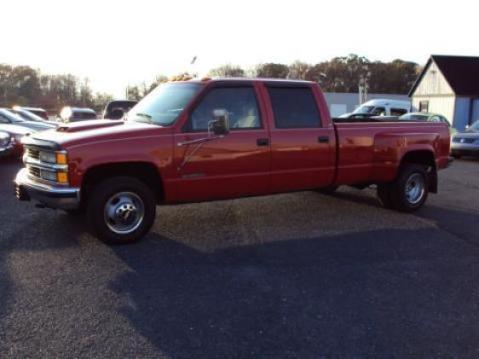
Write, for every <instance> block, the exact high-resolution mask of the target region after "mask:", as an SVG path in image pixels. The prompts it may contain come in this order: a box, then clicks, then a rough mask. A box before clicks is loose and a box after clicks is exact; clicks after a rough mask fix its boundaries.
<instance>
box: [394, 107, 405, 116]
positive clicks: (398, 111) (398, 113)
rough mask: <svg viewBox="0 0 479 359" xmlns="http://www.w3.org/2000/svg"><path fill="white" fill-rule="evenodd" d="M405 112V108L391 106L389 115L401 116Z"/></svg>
mask: <svg viewBox="0 0 479 359" xmlns="http://www.w3.org/2000/svg"><path fill="white" fill-rule="evenodd" d="M405 113H407V110H405V109H403V108H391V116H402V115H404V114H405Z"/></svg>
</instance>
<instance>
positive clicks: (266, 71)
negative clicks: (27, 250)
mask: <svg viewBox="0 0 479 359" xmlns="http://www.w3.org/2000/svg"><path fill="white" fill-rule="evenodd" d="M288 73H289V68H288V66H286V65H283V64H276V63H272V62H270V63H266V64H260V65H258V66H257V67H256V76H257V77H266V78H278V79H285V78H286V77H287V76H288Z"/></svg>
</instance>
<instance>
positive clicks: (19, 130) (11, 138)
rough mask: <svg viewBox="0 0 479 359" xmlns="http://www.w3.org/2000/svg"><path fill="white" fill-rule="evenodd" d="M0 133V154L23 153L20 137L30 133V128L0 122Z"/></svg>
mask: <svg viewBox="0 0 479 359" xmlns="http://www.w3.org/2000/svg"><path fill="white" fill-rule="evenodd" d="M0 133H1V134H2V135H1V137H2V141H1V142H2V145H0V156H1V157H5V156H12V157H20V156H21V155H22V154H23V145H22V138H23V136H26V135H29V134H30V133H32V130H31V129H29V128H27V127H22V126H17V125H12V124H1V123H0Z"/></svg>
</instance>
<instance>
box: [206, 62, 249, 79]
mask: <svg viewBox="0 0 479 359" xmlns="http://www.w3.org/2000/svg"><path fill="white" fill-rule="evenodd" d="M208 76H210V77H244V76H245V72H244V70H243V69H242V68H241V67H240V66H236V65H230V64H227V65H221V66H218V67H216V68H214V69H211V70H210V71H209V72H208Z"/></svg>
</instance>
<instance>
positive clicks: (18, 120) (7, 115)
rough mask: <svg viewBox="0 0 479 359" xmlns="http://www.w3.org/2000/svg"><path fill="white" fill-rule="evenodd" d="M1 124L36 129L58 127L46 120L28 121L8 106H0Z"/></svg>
mask: <svg viewBox="0 0 479 359" xmlns="http://www.w3.org/2000/svg"><path fill="white" fill-rule="evenodd" d="M0 124H7V125H17V126H22V127H27V128H29V129H32V130H35V131H43V130H49V129H51V128H55V127H56V126H55V125H52V124H49V123H46V122H38V121H26V120H24V119H23V118H22V117H20V116H19V115H17V114H16V113H15V112H13V110H10V109H7V108H0Z"/></svg>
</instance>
